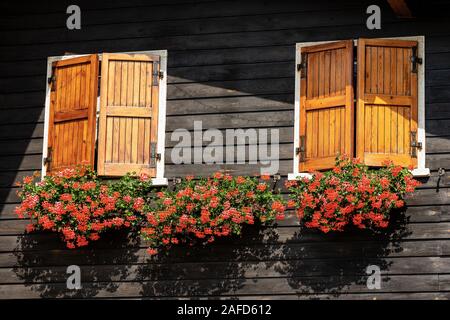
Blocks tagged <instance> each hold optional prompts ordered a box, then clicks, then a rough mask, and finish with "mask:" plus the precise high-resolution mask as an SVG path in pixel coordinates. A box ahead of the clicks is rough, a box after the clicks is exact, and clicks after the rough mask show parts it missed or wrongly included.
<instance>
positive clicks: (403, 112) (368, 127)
mask: <svg viewBox="0 0 450 320" xmlns="http://www.w3.org/2000/svg"><path fill="white" fill-rule="evenodd" d="M296 51H297V52H296V62H297V63H296V66H297V72H296V81H295V88H296V91H295V138H294V168H293V169H294V170H293V173H292V174H289V178H295V177H297V176H304V175H307V174H306V173H305V172H307V171H310V170H325V169H329V168H332V167H333V165H334V160H335V157H336V155H338V154H341V155H347V156H352V157H354V156H356V157H359V158H360V159H361V160H362V161H363V162H364V163H365V164H367V165H369V166H380V165H381V164H382V162H383V161H384V160H386V159H389V160H392V161H393V162H394V163H396V164H399V165H402V166H406V167H408V166H412V167H413V168H414V170H413V174H414V175H416V176H427V175H429V169H427V168H425V130H424V122H425V119H424V117H425V110H424V108H425V101H424V70H423V69H424V61H420V60H419V59H420V58H422V60H423V59H424V37H408V38H406V37H405V38H397V39H358V40H344V41H335V42H321V43H317V42H316V43H301V44H297V47H296ZM420 62H422V63H420Z"/></svg>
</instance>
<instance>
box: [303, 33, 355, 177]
mask: <svg viewBox="0 0 450 320" xmlns="http://www.w3.org/2000/svg"><path fill="white" fill-rule="evenodd" d="M301 53H302V64H300V66H299V67H300V73H301V75H300V79H301V80H300V88H301V92H300V137H299V138H300V148H299V150H298V152H299V156H300V171H307V170H321V169H329V168H332V167H333V165H334V163H335V158H336V155H338V154H340V155H349V156H350V155H352V153H353V131H354V125H353V122H354V107H353V85H352V76H353V71H352V70H353V42H352V41H351V40H349V41H339V42H333V43H327V44H321V45H315V46H311V47H304V48H302V49H301Z"/></svg>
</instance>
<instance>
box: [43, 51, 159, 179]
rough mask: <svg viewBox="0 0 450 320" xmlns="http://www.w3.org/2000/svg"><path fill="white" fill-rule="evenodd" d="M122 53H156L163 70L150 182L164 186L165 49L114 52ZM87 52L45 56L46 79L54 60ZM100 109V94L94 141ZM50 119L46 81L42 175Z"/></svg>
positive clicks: (96, 136)
mask: <svg viewBox="0 0 450 320" xmlns="http://www.w3.org/2000/svg"><path fill="white" fill-rule="evenodd" d="M116 53H124V54H148V55H158V56H159V57H160V58H161V60H160V71H161V72H163V75H164V77H163V79H162V80H161V81H160V84H159V107H158V140H157V153H159V154H160V155H161V160H157V162H156V177H155V178H153V179H152V184H153V185H155V186H165V185H167V184H168V180H167V178H165V176H164V167H165V161H164V159H165V158H164V152H165V141H166V98H167V50H150V51H132V52H116ZM86 55H88V54H74V55H65V56H52V57H48V58H47V79H48V78H49V77H51V75H52V63H53V62H55V61H61V60H67V59H71V58H76V57H82V56H86ZM97 55H98V57H99V61H101V60H102V53H97ZM99 111H100V95H99V96H98V97H97V121H96V130H95V132H96V135H95V141H96V142H97V138H98V117H99ZM49 121H50V87H49V84H48V82H47V85H46V89H45V120H44V141H43V150H42V173H41V175H42V177H44V176H45V175H46V173H47V172H46V171H47V170H46V166H45V164H44V161H43V159H44V158H45V157H47V150H48V128H49Z"/></svg>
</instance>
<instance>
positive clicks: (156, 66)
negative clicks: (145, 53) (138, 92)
mask: <svg viewBox="0 0 450 320" xmlns="http://www.w3.org/2000/svg"><path fill="white" fill-rule="evenodd" d="M152 78H153V85H154V86H157V85H158V84H159V80H161V79H163V78H164V74H163V72H162V71H159V61H155V62H153V74H152Z"/></svg>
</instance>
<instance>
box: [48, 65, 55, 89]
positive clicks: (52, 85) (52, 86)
mask: <svg viewBox="0 0 450 320" xmlns="http://www.w3.org/2000/svg"><path fill="white" fill-rule="evenodd" d="M55 71H56V67H55V66H52V74H51V75H50V77H49V78H48V79H47V82H48V84H49V86H50V90H51V91H54V90H55V83H56V72H55Z"/></svg>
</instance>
